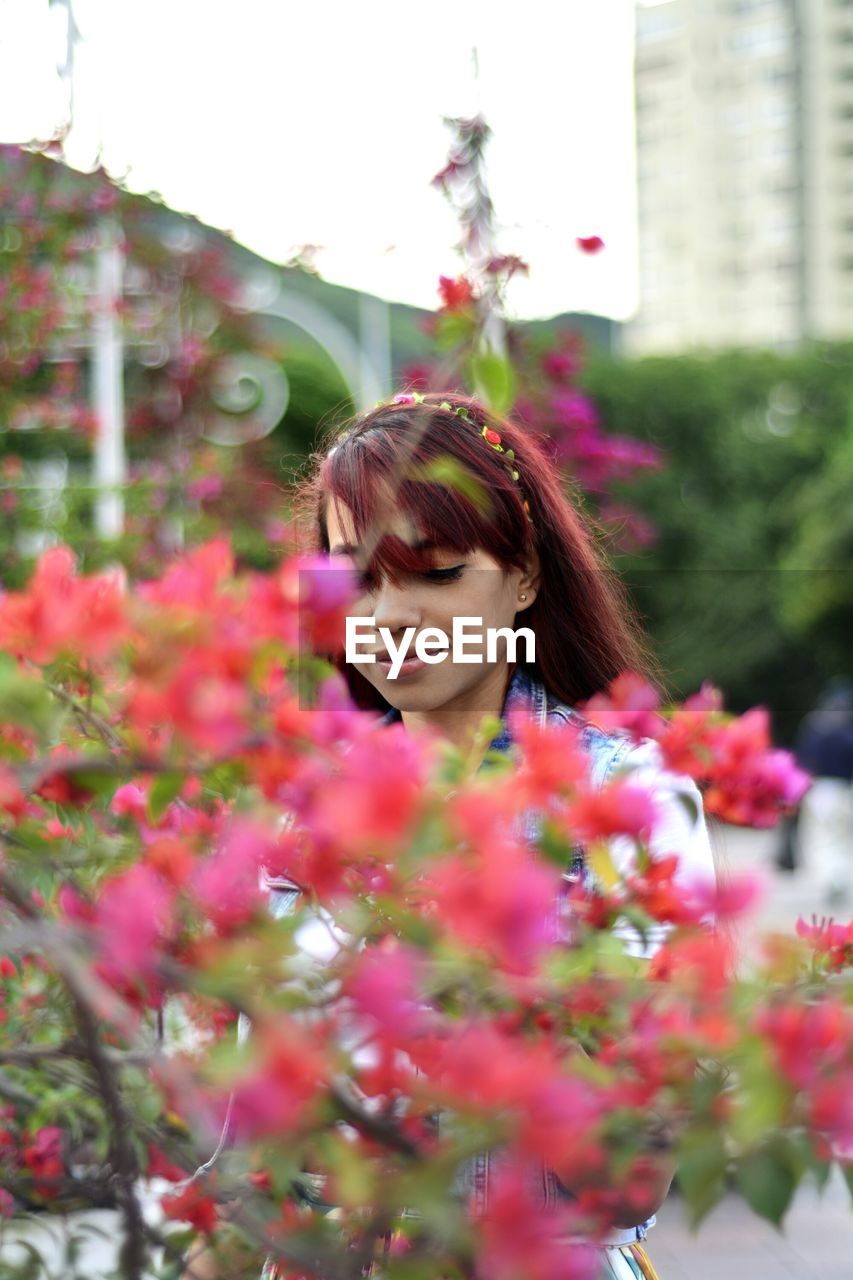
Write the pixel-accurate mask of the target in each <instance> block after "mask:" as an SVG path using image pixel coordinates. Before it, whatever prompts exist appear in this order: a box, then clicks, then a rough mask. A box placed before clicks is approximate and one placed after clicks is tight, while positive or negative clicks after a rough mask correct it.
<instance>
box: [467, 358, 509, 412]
mask: <svg viewBox="0 0 853 1280" xmlns="http://www.w3.org/2000/svg"><path fill="white" fill-rule="evenodd" d="M471 379H472V381H473V383H474V387H475V389H476V392H477V395H478V396H480V398H481V399H482V400H485V402H486V404H487V405H488V406H489V408H490V409H491V410H492V412H493V413H496V414H498V415H499V416H502V415H503V414H505V413H508V412H509V410H510V409H511V408H512V406H513V403H514V401H515V371H514V369H513V367H512V365H511V363H510V362H509V360H506V359H505V358H504V357H503V356H497V355H494V354H493V352H490V351H487V352H483V353H482V354H480V355H475V356H472V357H471Z"/></svg>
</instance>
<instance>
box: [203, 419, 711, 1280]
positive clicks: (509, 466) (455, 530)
mask: <svg viewBox="0 0 853 1280" xmlns="http://www.w3.org/2000/svg"><path fill="white" fill-rule="evenodd" d="M297 511H298V513H299V516H300V518H301V520H302V521H303V522H304V524H305V526H306V527H307V530H308V537H309V539H310V541H311V542H312V543H313V547H314V549H315V550H319V551H322V552H325V553H327V554H328V555H329V556H330V557H335V556H342V555H347V556H349V557H351V558H352V559H353V560H354V561H355V563H356V564H357V566H358V567H359V570H360V572H361V575H362V582H363V585H364V589H365V594H364V596H363V598H362V599H361V600H360V601H359V603H358V605H357V606H356V607H354V608H353V611H352V612H353V614H360V615H361V616H362V617H363V618H364V619H368V618H371V619H373V623H372V624H371V626H372V629H373V631H374V637H375V638H374V639H373V641H372V642H369V643H367V644H366V645H365V646H364V647H363V651H365V652H366V653H367V654H368V656H369V657H373V658H374V659H375V661H372V662H371V661H367V662H359V663H357V664H356V663H346V662H345V661H342V662H341V663H340V666H341V670H342V671H343V674H344V676H345V678H346V680H347V682H348V685H349V688H350V691H351V693H352V695H353V698H354V699H355V701H356V702H357V704H358V705H359V706H361V707H362V708H364V709H365V710H373V711H379V712H382V716H381V719H380V722H379V723H380V724H385V723H390V722H391V721H394V720H401V721H402V723H403V725H404V727H405V728H406V729H407V730H408V731H409V732H412V733H423V732H430V733H433V734H439V735H442V736H443V737H445V738H447V739H449V740H451V741H452V742H454V743H456V744H457V745H458V746H459V747H461V748H462V749H463V750H465V751H467V752H469V754H470V753H471V752H472V749H474V748H475V746H476V744H477V743H479V747H478V750H479V755H480V758H482V756H483V755H484V754H485V750H486V744H483V743H482V741H481V740H480V739H478V738H477V737H476V733H477V730H478V728H479V726H480V724H481V721H482V718H483V717H484V716H485V715H492V716H495V717H499V718H500V720H501V726H502V727H501V731H500V733H499V734H498V735H497V737H496V738H495V739H494V740H493V741H492V742H491V744H489V745H490V746H491V747H492V749H495V750H509V749H510V748H511V747H512V739H511V734H510V726H509V719H510V716H509V713H510V711H511V710H512V709H513V708H514V707H517V706H521V707H523V708H524V709H525V710H527V711H528V712H529V713H530V714H531V715H533V716H534V717H535V718H536V719H537V720H538V722H539V723H541V724H545V723H566V722H569V721H573V722H575V723H577V724H578V725H580V726H581V729H582V741H583V742H584V744H585V747H586V749H587V751H588V753H589V758H590V768H591V776H592V778H593V780H594V781H596V782H597V783H598V784H599V785H601V784H603V783H604V782H605V781H606V780H607V778H608V777H609V776H610V775H611V774H612V772H613V771H614V769H616V767H617V766H620V765H623V764H629V765H631V766H632V769H633V770H635V771H636V772H634V773H633V777H634V778H636V780H637V781H638V782H639V783H640V784H642V785H651V786H652V787H654V789H655V794H656V798H657V800H658V802H659V803H658V808H659V811H660V812H661V814H662V821H661V822H660V823H659V824H658V827H657V829H656V831H655V834H654V836H653V838H652V842H651V847H652V850H653V851H655V850H656V849H657V850H659V851H661V852H678V853H679V854H680V855H681V872H680V874H681V875H683V876H684V877H690V876H692V875H694V874H696V873H701V874H704V875H705V876H712V875H713V859H712V855H711V849H710V845H709V841H708V834H707V830H706V827H705V822H704V817H703V815H702V804H701V798H700V796H699V792H698V790H697V789H696V787H695V785H694V784H693V783H692V782H691V781H690V780H689V779H687V778H683V777H680V776H677V775H673V774H670V773H667V772H665V770H664V769H663V768H662V765H661V760H660V755H659V751H658V748H657V745H656V744H655V743H654V742H651V741H649V742H645V743H642V744H640V745H639V746H637V745H635V744H633V743H632V742H631V740H630V739H629V738H628V737H627V735H623V734H608V733H605V732H603V731H602V730H601V729H599V728H598V727H596V726H595V725H594V724H591V723H589V722H586V721H584V720H583V718H582V717H581V716H580V715H579V713H578V712H577V711H576V710H575V704H576V703H578V702H581V701H584V700H586V699H588V698H590V697H592V695H593V694H595V693H599V692H601V691H603V690H604V689H606V687H607V686H608V684H609V683H610V682H611V681H612V680H613V679H614V678H615V677H616V676H617V675H619V674H620V673H621V672H623V671H627V670H631V671H636V672H639V673H640V674H642V675H645V676H646V677H647V678H650V679H656V678H658V672H657V669H656V667H655V664H654V662H653V660H652V658H651V657H650V655H649V653H648V650H647V647H646V645H645V642H644V640H643V637H642V634H641V630H640V628H639V625H638V623H637V621H636V619H635V616H634V614H633V611H632V609H631V607H630V605H629V602H628V599H627V595H626V592H625V590H624V588H623V586H622V585H621V583H620V582H619V580H618V578H617V577H616V576H615V574H614V573H613V571H612V570H611V569H610V568H609V567H608V564H607V562H606V559H605V557H604V555H603V553H602V551H601V550H600V548H599V546H598V545H597V542H596V538H595V532H594V528H593V526H592V525H591V523H590V522H589V520H588V519H586V518H585V517H584V516H583V515H582V513H581V511H580V510H579V507H578V506H577V504H576V503H574V502H573V501H572V500H570V498H569V497H567V496H566V494H565V493H564V492H563V489H562V487H561V484H560V481H559V478H558V475H557V472H556V468H555V467H554V465H553V463H552V462H551V461H550V459H549V458H548V455H547V452H546V451H545V449H544V448H543V447H542V446H541V445H540V444H539V443H537V441H535V440H534V439H533V438H532V437H531V436H530V435H529V434H526V433H525V432H524V431H523V430H522V429H521V428H520V427H518V426H516V425H515V424H513V423H511V422H509V421H503V420H497V419H495V418H494V417H493V416H492V415H490V414H489V413H488V412H487V411H486V410H485V409H484V408H483V406H482V405H480V404H479V403H478V402H476V401H475V400H472V399H470V398H468V397H462V396H458V395H455V394H444V395H432V394H431V395H427V396H417V395H401V396H397V397H395V398H394V400H393V401H391V402H390V403H389V404H384V405H380V406H378V407H377V408H376V409H373V410H371V411H370V412H368V413H365V414H363V415H361V416H360V417H359V418H358V419H357V420H356V421H355V423H354V424H353V425H352V426H351V427H350V428H349V429H348V430H345V431H341V432H339V433H338V434H337V435H336V436H335V437H334V438H333V439H332V440H331V441H330V443H329V447H328V448H327V449H326V450H325V451H324V452H323V453H321V454H319V455H317V456H316V457H315V458H314V459H313V467H312V471H311V474H310V475H309V477H308V479H307V480H306V481H305V482H304V484H303V485H302V486H301V488H300V490H299V493H298V495H297ZM463 617H464V618H467V619H472V618H473V619H478V620H479V621H480V624H481V625H480V627H479V629H477V628H475V629H474V640H473V641H472V640H470V639H469V643H468V645H467V646H466V648H465V651H464V652H465V655H467V657H465V658H462V659H461V660H460V655H459V653H458V652H457V653H456V654H453V653H450V654H448V655H447V656H446V657H445V659H444V660H443V661H441V662H436V663H429V662H425V661H422V660H420V659H418V658H414V659H412V658H409V659H408V660H407V661H406V662H404V663H403V665H402V666H401V667H399V670H398V672H397V673H396V674H393V671H394V668H393V666H392V663H391V661H389V658H390V657H391V656H393V654H394V653H396V652H398V651H402V650H401V645H402V642H403V641H404V640H406V639H407V638H408V639H409V640H410V641H414V640H415V639H416V638H417V636H419V635H420V634H421V633H422V632H424V631H426V630H427V629H428V628H430V629H432V628H437V629H438V630H439V631H440V632H441V633H443V634H445V635H446V636H448V637H450V636H451V635H452V632H453V623H454V619H459V618H463ZM521 626H523V627H526V628H527V629H529V631H531V632H532V633H533V636H534V637H535V647H534V654H533V656H532V657H531V656H529V655H525V652H524V649H523V648H522V649H521V651H520V654H519V652H516V654H515V655H513V653H512V652H511V651H510V650H509V648H508V647H507V645H506V642H505V641H504V642H503V643H501V644H499V645H498V646H496V648H495V650H494V652H493V653H491V654H489V653H488V651H487V649H486V647H485V644H484V643H478V641H477V639H476V635H477V633H478V631H479V634H481V635H483V636H484V637H485V635H487V634H488V631H489V629H490V628H491V629H494V630H498V629H500V628H507V629H509V630H515V629H517V628H519V627H521ZM430 635H431V637H434V636H435V632H432V631H431V633H430ZM412 652H413V648H412V647H410V648H409V653H410V654H411V653H412ZM472 658H479V659H481V660H479V661H477V660H472ZM477 763H478V760H477V759H474V760H473V765H474V766H476V765H477ZM679 794H680V795H681V796H683V795H690V796H691V797H692V798H693V800H694V802H695V803H694V806H693V812H695V813H696V814H697V815H698V816H697V817H696V818H695V820H691V818H690V816H689V813H690V808H691V807H690V806H688V805H684V804H682V803H680V801H679ZM530 834H531V836H532V835H533V834H535V832H534V831H532V830H531V832H530ZM622 846H624V847H622ZM632 850H633V846H632V845H631V844H630V842H628V841H623V842H622V844H621V845H620V842H618V841H614V842H613V853H614V857H615V859H616V861H617V862H619V863H622V865H624V864H625V861H626V860H627V859H628V858H630V856H631V854H632ZM296 898H297V891H296V889H295V887H294V886H290V885H288V884H287V883H282V882H279V883H278V884H277V885H276V886H273V892H272V909H273V911H275V912H276V913H277V914H279V913H284V912H286V911H288V910H291V909H292V908H293V905H294V903H295V901H296ZM652 945H654V940H653V941H652ZM659 1171H660V1172H659V1176H658V1177H656V1178H655V1179H654V1180H653V1182H652V1183H651V1184H650V1185H649V1187H648V1196H647V1204H646V1205H645V1206H644V1219H645V1220H644V1221H642V1222H636V1221H635V1218H636V1217H637V1213H636V1210H633V1211H632V1210H631V1209H629V1208H628V1207H627V1206H626V1207H625V1209H624V1213H623V1215H622V1216H621V1219H620V1221H619V1228H618V1229H617V1230H616V1231H615V1232H614V1233H613V1235H612V1237H611V1238H610V1239H609V1241H608V1247H606V1248H604V1249H603V1250H602V1272H601V1274H602V1277H608V1280H629V1278H630V1277H635V1278H636V1277H643V1276H645V1277H653V1276H654V1272H653V1270H652V1268H651V1264H650V1263H649V1261H648V1258H647V1257H646V1255H645V1253H644V1251H643V1248H642V1245H641V1244H640V1241H641V1240H642V1239H644V1237H645V1234H646V1231H647V1229H648V1227H649V1226H650V1225H651V1222H652V1221H653V1214H654V1212H655V1210H656V1209H657V1208H658V1206H659V1205H660V1203H661V1202H662V1201H663V1199H664V1197H665V1195H666V1192H667V1190H668V1186H669V1182H670V1181H671V1177H672V1168H671V1167H670V1166H669V1164H668V1161H667V1159H666V1158H664V1157H663V1156H662V1157H661V1159H660V1160H659ZM490 1176H491V1169H490V1159H489V1155H488V1153H483V1155H482V1156H479V1157H475V1158H474V1159H473V1160H472V1161H470V1162H469V1163H468V1164H467V1165H466V1167H465V1169H464V1170H462V1171H461V1179H462V1182H461V1185H462V1189H463V1190H464V1191H466V1192H467V1193H468V1194H469V1195H471V1196H473V1197H474V1199H475V1201H478V1202H479V1203H485V1202H487V1200H488V1195H489V1181H490ZM536 1188H537V1193H538V1194H541V1197H542V1201H543V1203H546V1204H552V1203H555V1202H557V1201H559V1200H560V1199H563V1198H567V1197H568V1198H570V1197H571V1188H567V1187H566V1186H564V1185H563V1183H562V1182H560V1180H559V1179H558V1178H557V1177H556V1175H555V1174H553V1173H551V1172H550V1171H548V1170H540V1171H538V1173H537V1175H536ZM198 1270H199V1272H200V1273H202V1274H208V1273H207V1272H203V1271H202V1269H201V1268H198ZM210 1274H212V1273H210ZM275 1274H276V1272H275V1268H274V1267H273V1266H271V1265H270V1264H268V1267H267V1269H266V1271H265V1275H267V1276H274V1275H275Z"/></svg>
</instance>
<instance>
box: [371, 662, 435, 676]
mask: <svg viewBox="0 0 853 1280" xmlns="http://www.w3.org/2000/svg"><path fill="white" fill-rule="evenodd" d="M376 663H377V666H379V667H380V668H381V669H382V673H383V675H386V676H389V673H390V671H391V667H392V665H393V663H392V660H391V658H380V657H378V656H377V658H376ZM428 666H429V663H428V662H422V661H421V659H420V658H417V657H411V658H406V660H405V662H403V664H402V665H401V667H400V670H399V671H398V672H397V674H396V676H395V677H394V679H395V680H402V678H403V676H410V675H414V673H415V672H416V671H423V669H424V668H425V667H428Z"/></svg>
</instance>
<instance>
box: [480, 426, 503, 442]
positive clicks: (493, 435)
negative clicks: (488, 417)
mask: <svg viewBox="0 0 853 1280" xmlns="http://www.w3.org/2000/svg"><path fill="white" fill-rule="evenodd" d="M483 435H484V436H485V437H486V439H487V440H488V442H489V444H492V445H496V444H500V442H501V438H500V436H499V435H498V433H497V431H492V429H491V427H483Z"/></svg>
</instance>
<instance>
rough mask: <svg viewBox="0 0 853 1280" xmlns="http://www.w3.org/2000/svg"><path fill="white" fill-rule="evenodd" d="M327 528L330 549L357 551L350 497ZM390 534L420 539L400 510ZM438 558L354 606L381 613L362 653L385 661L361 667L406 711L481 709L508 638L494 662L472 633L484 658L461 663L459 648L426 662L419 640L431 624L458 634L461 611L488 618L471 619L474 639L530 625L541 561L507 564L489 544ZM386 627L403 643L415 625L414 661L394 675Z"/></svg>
mask: <svg viewBox="0 0 853 1280" xmlns="http://www.w3.org/2000/svg"><path fill="white" fill-rule="evenodd" d="M327 530H328V537H329V553H330V555H332V556H335V555H346V554H350V555H354V554H356V553H357V551H358V547H357V545H356V536H355V533H354V522H353V516H352V512H351V511H350V509H349V507H347V506H346V504H345V503H342V502H336V501H335V500H330V502H329V507H328V512H327ZM390 532H391V533H396V534H397V535H398V536H400V537H401V538H403V539H405V540H406V541H409V542H412V541H413V540H414V539H416V538H417V533H416V532H413V530H412V526H411V521H410V520H408V519H407V518H406V516H405V515H404V514H403V513H401V512H399V511H398V512H397V513H396V515H395V517H394V519H393V520H392V521H391V525H390ZM432 559H433V564H434V567H433V568H431V569H429V570H428V571H424V572H421V573H410V574H404V575H403V576H402V577H401V578H400V579H399V581H398V583H397V584H396V585H395V584H394V583H393V582H391V581H389V580H388V579H387V578H384V577H379V578H377V579H376V581H375V583H371V586H370V589H369V590H367V591H366V593H365V594H364V595H363V596H362V597H361V598H360V599H359V600H358V601H356V602H355V603H354V604H353V605H352V606H351V609H350V616H352V617H358V618H374V619H375V626H374V627H364V626H363V627H362V628H361V634H362V635H363V636H365V637H366V638H365V640H364V642H362V643H361V644H360V652H362V653H368V654H374V655H376V657H377V659H385V661H379V660H377V661H376V662H373V663H359V667H358V669H359V670H360V671H361V673H362V674H363V675H364V677H365V678H366V679H367V680H368V681H369V682H370V683H371V684H372V685H374V687H375V688H376V689H377V690H378V691H379V692H380V693H381V695H382V697H383V698H384V699H385V700H386V701H387V702H388V703H389V704H390V705H391V706H392V707H396V708H397V709H398V710H400V711H413V712H414V711H419V712H429V711H435V710H438V709H440V708H445V707H450V706H459V707H466V708H470V709H472V710H477V709H478V704H477V695H478V690H480V689H482V690H484V691H485V689H487V688H490V687H493V686H494V683H495V680H496V678H498V677H499V676H500V675H502V674H503V673H504V672H506V671H507V662H508V660H509V659H508V654H507V646H506V641H505V640H504V639H503V638H500V637H499V638H498V640H497V643H496V655H495V657H494V659H493V660H492V661H488V660H487V653H486V645H485V639H483V640H482V642H479V643H477V642H472V641H471V639H470V638H469V639H467V640H466V645H465V650H464V652H465V654H466V655H468V656H481V657H482V659H483V660H482V661H477V662H470V661H469V662H459V661H454V654H453V652H452V651H451V652H448V653H447V655H446V656H445V658H444V659H443V661H441V662H437V663H434V664H425V663H422V662H419V661H418V659H417V658H416V657H415V641H416V640H417V637H418V634H419V633H420V632H422V631H423V630H424V629H425V628H427V627H437V628H439V629H440V630H441V631H442V632H444V633H445V634H446V635H447V636H448V638H449V639H451V640H452V635H453V620H454V618H457V617H458V618H462V617H464V618H469V619H471V618H475V619H478V620H479V619H482V623H480V622H479V621H478V622H477V624H476V625H475V624H473V623H469V624H468V627H467V632H468V637H470V636H472V635H477V636H479V635H482V636H483V637H485V635H486V631H487V629H488V628H498V627H507V628H509V629H510V630H516V629H517V628H519V627H522V626H524V625H525V619H524V616H523V614H524V610H526V609H528V608H529V607H530V605H531V604H532V603H533V601H534V600H535V598H536V581H535V578H536V570H538V564H536V562H535V555H534V560H533V562H532V563H529V564H528V565H527V566H526V567H525V568H523V569H509V570H504V569H502V568H501V566H500V565H499V564H498V562H497V561H496V560H494V559H493V558H492V557H491V556H490V555H489V554H488V553H487V552H486V551H484V550H482V549H481V548H477V549H476V550H475V551H473V552H469V553H468V554H462V553H460V552H458V551H455V550H453V549H452V548H448V547H436V548H433V549H432ZM521 594H524V595H525V596H526V599H525V600H523V601H521V600H519V595H521ZM516 615H520V616H518V617H516ZM380 627H384V628H387V631H388V633H389V635H390V638H391V640H392V641H393V647H394V648H398V649H399V646H400V645H401V643H402V642H403V640H404V637H405V633H406V631H407V630H408V629H409V628H414V633H413V634H412V636H411V638H410V643H409V646H408V649H407V650H406V652H407V654H408V655H410V661H409V662H407V663H406V664H405V665H404V666H403V667H402V668H401V669H400V670H399V674H398V675H397V676H396V678H392V677H391V670H392V667H391V664H390V662H389V661H388V658H389V655H390V652H391V650H390V649H389V646H388V645H387V644H386V640H385V639H384V638H383V637H382V636H381V635H380V632H379V628H380ZM435 651H437V646H436V650H435ZM525 655H526V650H525V646H524V641H523V640H522V641H520V642H519V648H518V650H517V660H523V659H524V657H525ZM484 701H485V699H484Z"/></svg>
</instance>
